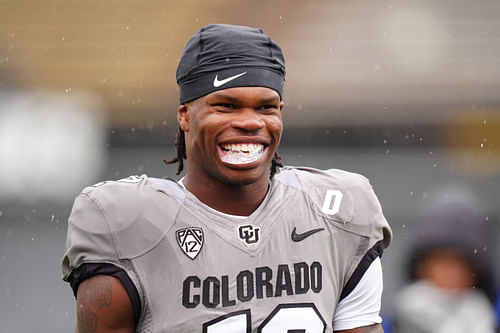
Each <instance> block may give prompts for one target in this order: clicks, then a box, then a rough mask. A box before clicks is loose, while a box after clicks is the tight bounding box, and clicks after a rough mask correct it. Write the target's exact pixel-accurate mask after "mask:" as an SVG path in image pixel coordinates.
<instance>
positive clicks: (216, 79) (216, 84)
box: [214, 72, 247, 88]
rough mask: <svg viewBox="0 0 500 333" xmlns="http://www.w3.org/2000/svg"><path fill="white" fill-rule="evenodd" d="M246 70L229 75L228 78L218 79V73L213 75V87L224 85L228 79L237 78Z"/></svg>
mask: <svg viewBox="0 0 500 333" xmlns="http://www.w3.org/2000/svg"><path fill="white" fill-rule="evenodd" d="M246 73H247V72H243V73H240V74H236V75H233V76H230V77H228V78H225V79H224V80H219V74H217V75H215V79H214V87H216V88H218V87H220V86H223V85H225V84H226V83H228V82H230V81H233V80H234V79H237V78H239V77H240V76H243V75H245V74H246Z"/></svg>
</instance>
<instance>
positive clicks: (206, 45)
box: [176, 24, 285, 104]
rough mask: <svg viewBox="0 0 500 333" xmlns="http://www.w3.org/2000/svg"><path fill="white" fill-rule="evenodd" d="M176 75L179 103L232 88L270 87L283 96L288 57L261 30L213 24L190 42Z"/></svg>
mask: <svg viewBox="0 0 500 333" xmlns="http://www.w3.org/2000/svg"><path fill="white" fill-rule="evenodd" d="M176 77H177V84H178V85H179V103H180V104H183V103H186V102H189V101H192V100H194V99H197V98H199V97H202V96H205V95H207V94H209V93H211V92H214V91H217V90H221V89H227V88H232V87H253V86H258V87H267V88H270V89H274V90H276V91H277V92H278V94H279V95H280V98H283V88H284V83H285V58H284V57H283V52H282V51H281V48H280V47H279V46H278V44H276V43H275V42H274V41H273V40H271V38H269V36H267V35H266V34H265V33H264V32H263V31H262V30H260V29H255V28H250V27H245V26H237V25H227V24H211V25H208V26H206V27H204V28H202V29H201V30H200V31H199V32H197V33H196V34H195V35H194V36H193V37H191V39H190V40H189V41H188V42H187V44H186V47H185V48H184V52H183V54H182V56H181V59H180V61H179V65H178V67H177V74H176Z"/></svg>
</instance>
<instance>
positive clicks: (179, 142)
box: [163, 127, 283, 178]
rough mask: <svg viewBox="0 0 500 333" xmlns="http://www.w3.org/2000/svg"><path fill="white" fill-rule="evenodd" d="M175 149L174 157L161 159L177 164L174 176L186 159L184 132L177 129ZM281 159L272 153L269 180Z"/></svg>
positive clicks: (182, 167) (280, 164)
mask: <svg viewBox="0 0 500 333" xmlns="http://www.w3.org/2000/svg"><path fill="white" fill-rule="evenodd" d="M175 148H176V149H177V154H176V156H175V157H173V158H171V159H169V160H166V159H163V162H164V163H165V164H172V163H179V165H178V166H177V172H176V173H175V174H176V175H179V174H180V173H181V172H182V170H184V160H185V159H186V141H185V137H184V131H183V130H182V129H181V128H180V127H179V129H178V130H177V135H176V137H175ZM282 160H283V158H282V157H281V156H280V155H279V154H278V152H275V153H274V157H273V160H272V161H271V173H270V176H269V178H273V176H274V174H275V173H276V172H277V171H278V167H280V168H281V167H283V163H282Z"/></svg>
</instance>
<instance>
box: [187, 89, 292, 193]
mask: <svg viewBox="0 0 500 333" xmlns="http://www.w3.org/2000/svg"><path fill="white" fill-rule="evenodd" d="M282 108H283V102H281V101H280V97H279V95H278V93H277V92H276V91H274V90H272V89H269V88H264V87H237V88H229V89H224V90H219V91H216V92H213V93H211V94H208V95H206V96H203V97H201V98H198V99H196V100H194V101H192V102H189V103H186V104H184V105H181V106H179V110H178V120H179V124H180V127H181V129H182V130H183V131H184V133H185V140H186V155H187V160H188V173H187V180H188V182H189V183H190V184H191V185H193V184H200V186H207V185H210V184H216V183H217V182H219V183H220V182H221V183H224V184H233V185H249V184H253V183H259V182H260V183H265V185H266V187H267V182H268V179H269V170H270V163H271V160H272V159H273V157H274V154H275V152H276V149H277V148H278V144H279V141H280V138H281V132H282V129H283V123H282V119H281V110H282Z"/></svg>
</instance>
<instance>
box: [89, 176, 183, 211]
mask: <svg viewBox="0 0 500 333" xmlns="http://www.w3.org/2000/svg"><path fill="white" fill-rule="evenodd" d="M82 194H84V195H87V196H89V197H91V198H92V199H94V200H96V201H98V202H99V203H101V204H103V205H104V204H107V203H110V202H112V203H114V204H119V205H128V204H130V203H135V204H137V203H141V202H143V201H147V202H150V201H151V200H155V199H156V198H157V197H158V198H161V200H163V201H165V200H166V201H167V202H166V203H165V202H163V204H168V202H172V204H174V205H175V203H180V202H182V201H183V200H184V197H185V196H186V191H185V189H184V188H183V187H182V186H181V185H179V184H178V183H177V182H176V181H175V180H173V179H171V178H152V177H148V176H147V175H145V174H143V175H140V176H137V175H133V176H129V177H127V178H122V179H118V180H106V181H102V182H99V183H96V184H94V185H91V186H88V187H86V188H84V189H83V191H82ZM135 206H136V208H140V207H141V206H138V205H135Z"/></svg>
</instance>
